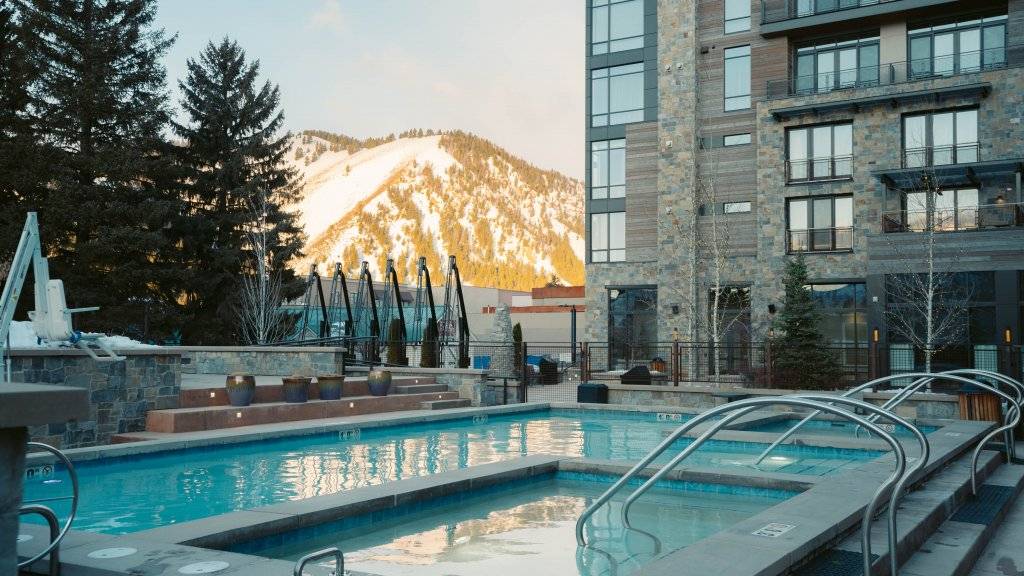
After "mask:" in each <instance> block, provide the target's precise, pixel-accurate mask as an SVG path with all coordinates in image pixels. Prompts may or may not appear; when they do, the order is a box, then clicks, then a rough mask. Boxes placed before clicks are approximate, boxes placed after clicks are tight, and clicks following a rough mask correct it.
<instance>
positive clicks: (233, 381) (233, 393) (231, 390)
mask: <svg viewBox="0 0 1024 576" xmlns="http://www.w3.org/2000/svg"><path fill="white" fill-rule="evenodd" d="M224 386H225V387H226V388H227V391H228V402H230V403H231V405H232V406H248V405H249V404H252V399H253V397H254V396H256V378H255V377H253V376H246V375H242V374H232V375H231V376H228V377H227V379H226V380H225V382H224Z"/></svg>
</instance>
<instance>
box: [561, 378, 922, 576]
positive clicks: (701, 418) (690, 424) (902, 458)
mask: <svg viewBox="0 0 1024 576" xmlns="http://www.w3.org/2000/svg"><path fill="white" fill-rule="evenodd" d="M776 404H782V405H788V406H796V407H801V408H812V409H816V410H818V411H819V412H829V413H832V414H834V415H837V416H840V417H843V418H847V419H850V420H852V421H854V422H862V423H865V424H866V425H867V427H868V429H869V430H872V431H873V432H875V433H876V434H878V436H879V437H881V438H883V439H885V440H886V442H888V443H889V445H890V446H892V449H893V452H894V453H895V455H896V467H895V470H894V471H893V474H892V475H891V476H890V477H889V478H888V479H887V480H886V481H885V482H884V483H883V484H882V485H881V486H879V488H878V490H876V491H875V493H874V495H873V496H872V498H871V501H870V502H869V504H868V507H867V508H866V509H865V514H864V520H863V522H864V525H865V530H864V531H863V532H864V535H863V537H862V539H861V547H862V552H863V555H864V567H865V570H864V573H865V574H870V573H871V556H870V553H871V541H870V530H869V528H870V524H871V520H872V517H873V516H874V510H875V509H876V508H877V505H878V502H879V501H880V500H881V499H882V497H883V496H884V495H885V494H886V493H887V492H889V490H890V489H891V488H893V487H894V486H895V484H896V483H897V482H898V481H899V480H900V479H901V478H902V477H903V474H904V472H905V470H906V453H905V452H904V451H903V446H902V445H901V444H900V443H899V442H898V441H897V440H896V439H895V438H893V437H892V436H891V435H890V434H889V433H888V432H885V431H884V430H882V429H881V428H879V427H878V426H876V425H875V424H872V423H870V422H867V420H865V419H864V418H862V417H861V416H858V415H856V414H852V413H850V412H847V411H845V410H843V409H841V408H837V407H834V406H831V405H828V404H824V403H822V402H818V401H815V400H808V399H804V398H794V397H786V396H784V397H771V398H750V399H747V400H739V401H737V402H731V403H729V404H725V405H723V406H719V407H717V408H712V409H711V410H708V411H707V412H704V413H702V414H699V415H698V416H696V417H694V418H693V419H691V420H689V421H687V422H686V423H685V424H683V425H682V426H680V427H679V428H677V429H676V430H675V431H673V432H672V434H670V435H669V436H668V437H667V438H666V439H665V440H664V441H662V443H661V444H659V445H658V446H657V447H656V448H655V449H654V450H652V451H651V452H650V453H648V455H647V456H646V457H644V459H643V460H642V461H641V463H638V464H637V465H636V466H634V467H633V468H632V469H631V470H630V471H629V472H627V473H626V474H625V475H623V476H622V478H620V479H619V480H618V481H616V482H615V484H613V485H612V486H611V487H610V488H609V489H608V490H606V491H605V493H604V494H602V495H601V497H600V498H598V499H597V501H595V502H594V503H593V504H591V505H590V506H589V507H588V508H587V509H586V510H585V511H584V512H583V514H582V515H580V518H579V519H578V520H577V521H576V541H577V543H578V544H579V545H580V546H586V540H585V539H584V536H583V527H584V526H585V525H586V521H587V519H588V518H590V516H592V515H593V514H594V512H595V511H596V510H597V509H598V508H599V507H601V506H603V505H604V504H605V503H607V502H608V500H610V499H611V497H612V495H614V493H615V492H616V491H618V489H619V488H621V487H622V486H623V485H625V484H626V483H627V482H629V480H630V479H631V478H632V477H634V476H636V474H637V473H639V471H640V470H642V469H643V468H645V467H646V465H647V464H649V463H650V462H651V461H653V460H654V459H655V458H657V457H658V456H660V455H661V454H662V453H663V452H664V451H665V450H666V449H667V448H668V446H670V445H671V444H673V443H674V442H675V441H676V440H678V439H679V437H681V436H682V435H683V434H685V433H686V432H688V431H689V430H691V429H692V428H694V427H695V426H696V425H697V424H701V423H703V422H705V421H707V420H709V419H711V418H713V417H715V416H719V415H722V414H726V413H728V412H738V413H737V414H733V415H731V417H725V418H723V419H722V420H721V421H719V422H718V423H716V425H715V426H713V427H712V428H711V429H709V430H708V431H707V432H705V433H703V434H702V435H701V436H699V437H698V438H696V439H695V440H693V442H691V443H690V445H688V446H687V447H686V449H684V450H683V452H681V453H680V454H679V455H677V456H676V457H675V458H673V460H672V461H671V462H670V463H669V464H666V465H665V466H664V467H662V469H661V470H659V471H658V472H657V473H656V474H655V475H654V476H652V477H651V479H649V480H648V481H647V482H646V483H645V484H644V485H643V486H641V489H644V487H645V486H647V487H649V486H650V485H653V484H654V483H656V482H657V481H658V480H660V479H661V477H663V476H664V475H665V474H667V473H668V471H669V470H670V469H671V467H672V466H673V465H674V464H678V461H679V460H682V459H683V458H685V457H686V456H688V455H689V454H690V453H692V452H693V451H695V450H696V449H697V448H699V447H700V444H702V443H703V442H704V441H705V440H707V438H709V437H710V436H712V435H713V434H714V433H715V432H717V431H718V429H720V428H721V427H723V426H725V425H727V424H728V423H729V422H731V421H732V420H734V419H735V418H738V417H740V416H742V415H743V414H747V413H749V412H751V411H753V410H756V409H758V408H761V407H763V406H770V405H776ZM875 409H879V408H878V407H877V406H876V407H875ZM638 491H639V489H638ZM627 502H628V501H627ZM623 513H624V518H623V520H624V522H628V516H626V514H628V507H626V506H624V507H623Z"/></svg>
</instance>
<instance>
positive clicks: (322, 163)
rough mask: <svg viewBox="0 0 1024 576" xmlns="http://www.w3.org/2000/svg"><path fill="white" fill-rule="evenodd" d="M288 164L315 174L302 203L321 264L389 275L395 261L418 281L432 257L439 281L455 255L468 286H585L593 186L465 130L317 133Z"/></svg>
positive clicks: (311, 252) (307, 176)
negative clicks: (372, 135)
mask: <svg viewBox="0 0 1024 576" xmlns="http://www.w3.org/2000/svg"><path fill="white" fill-rule="evenodd" d="M289 158H290V161H291V162H292V163H293V164H294V166H295V167H296V168H297V169H298V170H299V172H300V174H301V175H302V177H303V178H304V180H305V199H304V200H303V202H302V203H301V204H300V205H299V206H298V210H299V211H300V212H301V221H302V224H303V226H304V228H305V231H306V236H307V245H306V248H305V253H306V257H305V258H304V259H303V260H301V261H299V262H296V267H297V269H298V270H300V271H302V272H303V273H304V272H305V271H306V270H308V268H309V265H310V264H311V263H314V262H315V263H317V264H320V265H321V268H320V269H321V270H325V269H326V268H325V266H324V265H332V266H333V263H334V262H341V263H342V265H343V267H344V269H345V270H346V271H347V272H348V273H349V274H350V275H352V276H354V275H355V274H356V273H357V272H358V269H359V265H360V262H361V261H363V260H366V261H368V262H369V263H370V270H371V271H372V272H373V274H374V277H375V278H381V271H382V270H383V269H384V267H385V262H386V259H387V258H388V257H389V256H390V257H393V258H394V259H395V265H396V267H397V269H398V274H399V277H400V281H402V282H406V281H410V282H415V276H416V261H417V258H418V257H419V256H426V257H427V262H428V265H429V267H430V271H431V276H432V277H434V278H437V280H435V283H436V282H439V281H441V280H440V278H441V273H442V264H443V263H444V262H446V259H447V256H448V255H449V254H454V255H455V256H457V257H458V262H459V271H460V273H461V275H462V279H463V282H465V283H467V284H472V285H476V286H497V287H501V288H512V289H522V290H528V289H530V288H532V287H536V286H543V285H544V283H545V282H547V281H549V280H550V279H551V277H552V276H557V277H558V278H559V279H560V280H562V281H563V282H565V283H567V284H582V283H583V262H582V257H583V250H584V242H583V185H582V184H581V183H580V182H579V181H577V180H573V179H570V178H568V177H566V176H563V175H561V174H559V173H558V172H554V171H545V170H541V169H539V168H536V167H534V166H532V165H530V164H528V163H527V162H525V161H524V160H521V159H519V158H516V157H515V156H513V155H511V154H510V153H508V152H506V151H505V150H503V149H501V148H499V147H498V146H496V145H494V144H492V143H491V142H488V141H487V140H484V139H482V138H479V137H477V136H474V135H472V134H467V133H464V132H446V133H441V134H433V133H430V132H426V133H425V132H423V131H411V132H409V133H405V134H403V135H401V136H400V137H398V138H395V137H388V138H381V139H371V140H366V141H358V140H355V139H353V138H349V137H346V136H341V135H335V134H329V133H325V132H316V131H309V132H305V133H303V134H300V135H298V136H296V138H295V140H294V142H293V144H292V152H291V154H290V155H289Z"/></svg>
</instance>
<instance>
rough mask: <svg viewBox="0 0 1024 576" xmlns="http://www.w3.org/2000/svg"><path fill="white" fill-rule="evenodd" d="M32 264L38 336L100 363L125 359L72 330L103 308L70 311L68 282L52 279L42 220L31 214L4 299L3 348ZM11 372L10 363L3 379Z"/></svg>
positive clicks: (0, 303) (0, 304) (96, 338)
mask: <svg viewBox="0 0 1024 576" xmlns="http://www.w3.org/2000/svg"><path fill="white" fill-rule="evenodd" d="M30 265H31V267H32V275H33V277H34V279H35V304H36V309H35V310H33V311H31V312H29V313H28V317H29V319H30V320H32V327H33V328H34V329H35V332H36V336H38V337H39V339H40V340H43V341H47V342H61V343H65V344H68V345H71V346H75V347H77V348H80V349H82V350H85V352H86V353H88V354H89V356H91V357H92V359H93V360H96V361H97V362H117V361H121V360H124V357H123V356H118V355H117V353H116V352H114V350H113V349H111V348H110V347H109V346H107V344H106V343H104V342H103V341H102V340H100V336H101V335H100V334H82V333H81V332H78V331H76V330H75V329H74V328H73V327H72V324H71V316H72V315H73V314H79V313H82V312H95V311H96V310H99V307H97V306H92V307H88V308H68V305H67V301H66V300H65V298H64V283H63V282H61V281H60V280H56V279H51V278H50V266H49V263H48V261H47V259H46V258H45V257H44V256H43V251H42V247H41V245H40V242H39V219H38V217H37V216H36V213H35V212H29V213H28V215H27V216H26V217H25V227H24V229H23V230H22V232H21V240H20V241H19V242H18V249H17V251H16V252H15V253H14V260H13V261H12V262H11V270H10V273H9V274H8V275H7V282H6V283H5V284H4V291H3V296H2V298H0V347H7V343H8V336H9V335H10V330H11V321H12V320H14V311H15V309H16V308H17V306H18V297H19V296H21V289H22V287H23V286H24V284H25V277H26V276H27V275H28V270H29V266H30ZM9 372H10V364H8V370H7V372H5V374H4V376H3V377H4V378H5V379H7V380H9V379H10V373H9Z"/></svg>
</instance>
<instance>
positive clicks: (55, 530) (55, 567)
mask: <svg viewBox="0 0 1024 576" xmlns="http://www.w3.org/2000/svg"><path fill="white" fill-rule="evenodd" d="M25 514H39V515H40V516H42V517H43V519H44V520H46V524H47V525H49V527H50V543H51V544H52V543H53V542H54V541H55V540H57V538H58V537H59V534H60V527H59V526H57V523H58V521H57V514H56V513H55V512H54V511H53V510H52V509H50V508H48V507H46V506H40V505H38V504H30V505H28V506H22V507H21V509H20V510H18V515H19V516H23V515H25ZM39 558H41V556H37V557H36V558H33V559H32V560H31V561H30V562H29V563H32V562H35V561H36V560H38V559H39ZM27 565H28V563H26V564H24V565H23V564H18V568H24V567H25V566H27ZM50 576H60V549H59V548H57V549H54V550H51V551H50Z"/></svg>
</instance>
